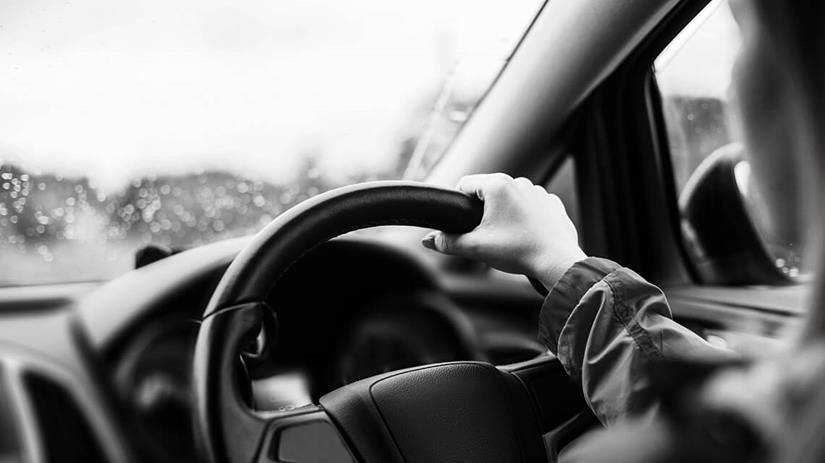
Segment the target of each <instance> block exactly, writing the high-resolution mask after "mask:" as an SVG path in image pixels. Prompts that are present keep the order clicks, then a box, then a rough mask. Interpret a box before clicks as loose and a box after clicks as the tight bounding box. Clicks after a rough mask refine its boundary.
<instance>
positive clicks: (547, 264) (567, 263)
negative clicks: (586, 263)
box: [530, 249, 587, 291]
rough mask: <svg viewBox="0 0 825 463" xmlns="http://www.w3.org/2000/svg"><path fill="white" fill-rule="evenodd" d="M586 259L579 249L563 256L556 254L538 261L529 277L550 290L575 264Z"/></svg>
mask: <svg viewBox="0 0 825 463" xmlns="http://www.w3.org/2000/svg"><path fill="white" fill-rule="evenodd" d="M586 258H587V254H585V253H584V251H582V250H581V249H576V250H575V251H574V252H570V253H567V254H565V255H563V256H560V255H558V254H556V255H555V256H553V257H551V258H545V259H540V261H539V262H537V265H536V266H535V267H534V271H533V274H532V275H530V276H532V277H533V278H535V279H536V280H538V281H539V282H541V284H542V285H543V286H544V287H545V288H547V290H548V291H549V290H552V289H553V287H554V286H556V283H557V282H558V281H559V280H560V279H561V278H562V277H563V276H564V274H565V273H567V271H568V270H570V268H571V267H573V265H575V264H576V262H579V261H581V260H584V259H586Z"/></svg>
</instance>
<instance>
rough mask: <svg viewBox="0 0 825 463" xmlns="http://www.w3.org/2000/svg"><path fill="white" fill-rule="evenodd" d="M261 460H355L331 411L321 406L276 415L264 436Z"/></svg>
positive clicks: (278, 462) (351, 462)
mask: <svg viewBox="0 0 825 463" xmlns="http://www.w3.org/2000/svg"><path fill="white" fill-rule="evenodd" d="M260 443H261V444H260V446H259V451H258V455H257V458H256V460H255V461H257V462H259V463H264V462H266V463H273V462H274V463H301V462H313V461H317V462H336V463H339V462H340V463H354V462H355V459H354V458H353V456H352V453H351V452H350V450H349V448H348V447H347V444H346V443H345V442H344V439H343V438H342V436H341V435H340V434H339V433H338V430H337V428H336V427H335V424H334V423H333V422H332V420H331V419H330V417H329V415H327V413H326V412H325V411H324V410H323V409H321V408H320V407H317V406H309V407H304V408H302V409H301V410H298V411H295V412H291V413H289V414H288V415H284V414H280V413H279V414H275V415H272V416H271V417H270V418H269V420H268V424H267V426H266V429H265V431H264V435H263V436H262V438H261V439H260Z"/></svg>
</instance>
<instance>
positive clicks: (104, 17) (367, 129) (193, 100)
mask: <svg viewBox="0 0 825 463" xmlns="http://www.w3.org/2000/svg"><path fill="white" fill-rule="evenodd" d="M542 3H543V1H542V0H516V1H514V0H509V1H504V0H483V1H470V0H455V1H447V2H442V1H435V0H425V1H422V2H415V3H414V4H404V5H403V7H401V8H399V4H397V3H396V2H387V1H384V0H356V1H351V2H334V1H329V0H309V1H275V2H273V1H268V0H252V1H245V2H235V1H231V0H179V1H176V2H168V1H164V0H146V1H140V2H135V1H111V0H82V1H76V2H53V1H49V0H27V1H23V2H0V256H2V260H3V262H4V263H5V265H3V266H2V267H0V286H2V285H19V284H31V283H47V282H64V281H74V280H97V279H108V278H112V277H114V276H116V275H118V274H120V273H123V272H125V271H127V270H129V269H130V268H132V266H133V261H134V257H133V256H134V253H135V251H136V250H137V249H139V248H141V247H142V246H145V245H147V244H150V243H151V244H156V245H160V246H164V247H168V248H172V249H184V248H189V247H193V246H198V245H202V244H205V243H210V242H213V241H216V240H220V239H224V238H230V237H235V236H240V235H247V234H251V233H254V232H256V231H257V230H259V229H260V228H261V227H262V226H263V225H265V224H266V223H268V222H269V221H271V220H272V219H273V218H274V217H275V216H277V215H278V214H279V213H281V212H282V211H283V210H284V209H286V208H288V207H290V206H291V205H293V204H295V203H297V202H299V201H301V200H303V199H305V198H308V197H310V196H313V195H316V194H318V193H319V192H321V191H324V190H328V189H331V188H334V187H337V186H340V185H344V184H349V183H353V182H358V181H366V180H375V179H393V178H401V177H404V176H406V177H410V178H419V177H421V176H422V175H423V174H424V173H426V172H427V171H428V169H429V168H430V167H431V166H432V165H433V164H434V163H435V162H436V161H437V160H438V158H439V157H440V156H441V153H443V151H444V149H446V147H447V146H448V145H449V144H450V142H451V141H452V139H453V138H454V137H455V136H456V134H457V133H458V131H459V130H460V128H461V127H462V125H463V124H464V122H465V121H466V120H467V119H468V118H469V117H470V115H471V113H472V111H473V109H474V108H475V106H476V105H477V104H478V102H479V101H480V100H481V98H482V97H483V95H484V94H485V93H486V91H487V89H488V88H489V87H490V85H492V83H493V82H494V81H495V79H496V77H497V75H498V74H499V72H500V71H501V69H502V68H503V67H504V65H505V64H506V62H507V60H508V59H509V57H510V55H511V54H512V53H513V51H514V49H515V48H516V46H517V44H518V42H519V40H520V38H521V37H522V36H523V34H524V33H525V31H526V30H527V28H528V27H529V25H530V24H531V22H532V20H533V18H534V17H535V16H536V14H537V13H538V11H539V9H540V8H541V6H542Z"/></svg>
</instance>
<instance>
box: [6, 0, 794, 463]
mask: <svg viewBox="0 0 825 463" xmlns="http://www.w3.org/2000/svg"><path fill="white" fill-rule="evenodd" d="M726 8H727V6H726V2H724V1H710V2H709V1H704V0H695V1H694V0H666V1H660V2H648V1H637V0H623V1H609V2H607V1H600V0H548V1H547V2H545V3H544V4H543V5H542V6H541V8H540V10H539V11H538V13H537V15H536V17H535V18H534V19H533V21H532V22H531V24H530V25H529V27H528V29H527V31H526V33H525V34H524V36H523V37H522V38H521V40H520V42H519V43H518V46H517V47H516V49H515V51H514V52H513V53H512V56H510V58H509V60H508V61H507V64H506V66H505V67H504V68H503V70H502V71H501V73H500V74H499V75H498V76H497V78H496V80H495V83H494V84H493V85H492V87H491V88H490V89H489V90H488V91H487V92H486V94H485V95H484V98H483V100H482V101H481V103H480V104H479V105H478V107H477V108H476V109H475V110H474V111H473V113H472V116H471V117H470V118H469V119H468V120H467V122H466V124H464V126H463V128H462V129H461V131H460V133H459V134H458V136H457V138H456V139H455V140H454V141H453V142H452V143H451V145H450V147H449V149H448V150H447V151H446V153H445V154H444V155H443V157H442V158H441V159H440V160H439V161H438V163H437V164H435V165H434V167H432V168H431V169H427V172H426V175H425V176H423V177H421V178H416V179H414V180H415V181H413V179H405V180H399V181H388V182H373V183H369V182H368V183H364V184H356V185H352V186H346V187H343V188H342V189H339V190H333V191H331V192H326V193H323V194H319V195H317V196H314V197H312V198H310V199H308V200H306V201H304V202H302V203H300V204H298V205H297V206H295V207H294V208H293V209H290V210H289V211H288V212H285V213H283V214H281V215H280V216H278V217H276V218H274V220H273V221H272V223H270V224H268V225H266V226H262V227H260V228H261V231H260V232H259V233H258V234H256V235H254V236H247V237H240V238H234V239H229V240H223V241H219V242H215V243H210V244H205V245H202V246H197V247H192V248H191V249H186V250H180V251H175V252H168V250H165V249H153V248H151V247H150V248H147V249H144V250H143V251H142V254H141V255H139V256H138V258H137V259H136V262H137V265H136V266H135V267H136V268H134V270H131V271H129V272H127V273H125V274H124V275H122V276H120V277H118V278H115V279H113V280H111V281H106V282H80V283H57V284H41V285H32V286H8V287H2V288H0V430H2V432H0V461H9V462H11V461H26V462H29V461H31V462H40V461H86V462H93V461H117V462H130V461H157V462H171V461H176V462H177V461H230V462H241V461H245V462H246V461H248V462H252V461H256V462H265V461H271V462H315V461H317V462H321V461H341V462H344V461H362V462H391V461H398V462H402V461H403V462H408V463H412V462H432V461H496V462H504V461H548V459H552V458H554V457H555V456H556V455H557V454H558V453H559V452H560V451H562V450H563V449H564V447H565V446H566V445H567V444H569V443H570V442H572V441H573V440H575V439H576V438H577V437H579V436H580V435H582V434H583V433H585V432H587V431H588V430H591V429H597V428H599V427H600V426H601V425H600V424H599V423H598V421H597V420H596V419H595V417H594V416H593V415H592V414H591V413H590V412H589V411H588V408H587V404H586V403H585V402H584V399H583V397H582V393H581V391H580V390H579V389H578V388H577V387H576V386H575V385H574V384H573V383H572V382H571V381H570V380H569V379H568V378H567V375H566V373H565V372H564V369H563V367H562V366H561V364H560V363H559V362H558V361H557V360H556V359H555V357H554V356H553V354H552V353H551V352H549V351H548V349H547V348H546V347H545V346H543V345H542V344H541V343H539V342H538V341H537V338H536V334H537V320H538V314H539V311H540V309H541V306H542V303H543V300H544V297H543V295H542V294H540V293H539V292H538V291H537V290H536V288H534V287H533V285H532V284H531V282H530V281H528V280H527V279H526V278H524V277H523V276H519V275H510V274H505V273H502V272H499V271H495V270H491V269H490V268H488V267H486V266H485V265H483V264H481V263H479V262H475V261H470V260H466V259H460V258H456V257H449V256H444V255H440V254H436V253H434V252H432V251H429V250H427V249H425V248H424V247H422V246H421V242H420V240H421V237H422V236H423V235H424V233H425V229H430V228H439V229H443V230H452V231H457V232H458V231H468V230H470V229H472V228H473V227H474V226H475V225H477V223H478V220H479V219H480V214H481V212H480V211H481V207H482V206H481V204H480V203H479V202H478V201H477V200H474V199H472V198H469V197H467V196H466V195H463V194H461V193H457V192H455V191H453V190H452V188H453V187H454V185H455V184H456V182H457V181H458V179H459V178H461V177H462V176H463V175H467V174H471V173H492V172H505V173H507V174H509V175H511V176H513V177H527V178H529V179H531V180H532V181H533V182H535V183H536V184H540V185H543V186H545V187H546V188H547V190H548V191H550V192H553V193H556V194H558V195H559V196H560V197H561V198H562V200H563V202H564V203H565V205H566V207H567V210H568V212H569V213H570V215H571V217H572V218H573V221H574V222H575V223H576V225H577V228H578V230H579V237H580V240H581V243H582V245H583V248H584V250H585V251H586V252H587V254H588V255H593V256H599V257H605V258H608V259H611V260H614V261H616V262H619V263H621V264H622V265H624V266H626V267H629V268H631V269H633V270H634V271H636V272H637V273H639V274H640V275H642V276H644V277H645V278H646V279H648V280H649V281H651V282H653V283H655V284H656V285H658V286H659V287H661V288H662V289H663V291H664V293H665V294H666V296H667V299H668V301H669V303H670V305H671V308H672V311H673V316H674V318H675V319H676V320H678V321H679V322H680V323H683V324H684V325H685V326H687V327H689V328H690V329H691V330H693V331H695V332H696V333H698V334H699V335H700V336H702V337H703V338H705V339H706V340H708V341H709V342H711V343H714V344H718V345H722V346H726V347H728V348H730V349H732V350H734V351H737V352H740V353H742V354H743V355H755V354H758V353H760V352H765V351H766V350H770V349H774V348H776V347H778V346H781V345H782V344H783V343H784V342H785V341H783V339H785V338H786V334H787V333H789V332H791V331H793V330H794V329H795V328H796V327H797V326H798V325H799V320H800V317H801V315H802V312H801V307H803V301H804V299H805V295H806V288H807V285H806V283H805V281H806V279H805V268H804V262H802V263H799V262H798V259H799V258H798V257H796V256H798V250H796V249H795V250H792V252H791V251H788V250H787V249H784V248H781V247H777V246H774V245H772V244H771V243H767V242H766V240H765V239H764V238H763V237H762V236H761V235H760V231H759V229H758V226H756V225H754V223H753V221H752V220H751V217H752V215H753V214H754V213H753V211H751V210H749V206H748V204H747V203H746V201H745V200H744V199H743V195H742V194H741V179H740V177H741V170H742V169H741V167H740V166H741V165H742V163H743V162H744V161H742V158H741V153H737V152H736V150H735V149H733V148H730V147H728V148H726V149H724V152H722V153H721V154H720V153H719V152H718V151H717V150H718V149H719V148H723V147H724V146H727V145H729V144H730V143H731V141H733V140H732V138H731V137H729V136H728V135H727V132H725V130H727V129H725V127H724V126H723V123H722V122H720V121H719V119H718V118H717V119H714V117H716V116H714V114H715V113H713V111H716V110H718V107H717V106H714V105H715V104H717V103H718V102H717V100H713V99H711V98H706V99H704V100H702V99H700V98H699V97H696V98H694V99H692V100H690V101H687V102H685V100H684V98H683V99H681V100H679V99H674V98H671V96H672V94H671V93H669V92H670V88H669V87H668V84H667V82H668V78H669V77H670V76H669V75H668V72H671V71H670V69H674V70H675V72H679V69H680V68H678V66H677V67H675V68H669V67H667V63H666V62H665V61H666V59H665V58H667V59H670V60H671V61H670V62H676V61H675V60H676V59H677V58H678V56H679V54H680V53H690V52H691V48H690V46H685V45H684V44H685V43H688V44H690V43H691V42H690V41H691V40H702V39H701V36H702V30H703V29H702V28H703V27H704V26H705V25H708V24H711V25H712V24H715V23H714V21H721V19H718V17H719V16H720V15H723V14H726V13H724V12H725V11H726V10H725V9H726ZM697 37H699V38H698V39H697ZM674 44H675V45H674ZM677 45H678V46H677ZM701 56H703V55H701V54H700V57H701ZM674 57H675V58H674ZM716 64H717V63H716V61H712V60H711V61H709V62H708V64H707V65H708V66H715V65H716ZM674 102H675V103H674ZM714 108H715V109H714ZM702 124H704V125H702ZM714 124H716V125H714ZM708 127H710V129H709V130H710V131H711V132H713V133H712V134H711V135H710V137H711V138H710V139H711V140H712V141H711V142H708V141H706V140H708V138H704V139H703V140H705V141H703V142H701V143H698V142H697V143H693V142H692V141H691V140H692V139H690V138H689V137H690V134H691V133H694V134H695V133H698V132H700V131H702V130H705V129H707V128H708ZM720 127H721V128H720ZM722 132H724V133H722ZM685 133H687V134H688V135H687V136H686V135H684V134H685ZM720 133H721V135H720ZM686 137H687V138H686ZM713 137H716V138H713ZM691 143H693V144H691ZM702 143H704V144H702ZM691 150H693V151H691ZM696 152H701V157H700V158H698V159H696V157H695V156H694V157H693V158H690V156H691V154H690V153H696ZM684 153H688V154H684ZM700 163H701V167H699V168H696V166H697V165H699V164H700ZM375 226H379V227H378V228H374V227H375ZM795 259H796V260H795ZM5 264H6V265H7V266H14V265H15V263H14V262H13V261H6V262H5ZM551 297H552V295H551Z"/></svg>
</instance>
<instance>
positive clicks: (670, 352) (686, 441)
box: [423, 0, 825, 461]
mask: <svg viewBox="0 0 825 463" xmlns="http://www.w3.org/2000/svg"><path fill="white" fill-rule="evenodd" d="M731 8H732V10H733V12H734V16H735V18H736V20H737V23H738V24H739V26H740V28H741V31H742V35H743V45H742V49H741V51H740V54H739V57H738V59H737V64H736V67H735V69H734V75H733V78H732V82H733V84H732V91H733V99H734V103H735V106H736V107H737V109H738V111H739V113H740V115H741V121H742V127H741V130H742V133H743V135H744V146H745V151H746V157H747V159H748V161H749V162H750V165H751V172H752V182H753V183H755V184H756V187H757V188H758V189H759V190H760V191H761V194H760V195H759V200H761V201H763V202H764V206H765V207H766V208H767V210H768V211H769V216H770V217H769V219H770V220H769V224H768V225H769V227H770V232H771V234H772V235H773V236H778V237H784V238H786V239H787V240H788V241H789V242H791V241H794V240H796V239H798V237H797V236H790V235H792V234H795V233H797V232H798V230H806V231H807V232H808V234H809V235H810V236H808V237H807V239H808V242H809V243H812V245H811V247H810V248H809V249H810V253H811V256H810V257H812V258H816V259H818V262H819V263H820V264H822V263H823V262H825V259H822V254H823V252H825V247H823V243H822V241H823V240H822V237H821V231H822V230H823V223H822V222H823V217H825V215H823V214H822V213H821V212H820V211H821V210H823V208H825V182H823V181H822V179H823V178H825V90H823V85H822V84H825V75H823V65H825V60H823V58H825V32H823V29H822V28H821V27H820V26H821V24H820V22H821V20H822V19H823V18H825V15H823V13H825V11H823V9H825V6H823V3H822V2H818V1H813V0H796V1H793V2H785V1H781V0H736V1H733V2H731ZM458 188H459V189H460V190H461V191H463V192H466V193H468V194H472V195H476V196H478V197H479V198H480V199H481V200H482V201H483V202H484V217H483V219H482V221H481V224H480V225H479V226H478V227H477V228H476V229H474V230H473V231H471V232H469V233H466V234H462V235H451V234H445V233H442V232H433V233H431V234H429V235H427V236H426V237H425V238H424V240H423V245H424V246H426V247H428V248H430V249H433V250H436V251H439V252H442V253H446V254H451V255H456V256H463V257H467V258H474V259H479V260H482V261H484V262H486V263H487V264H489V265H490V266H491V267H494V268H497V269H499V270H502V271H505V272H510V273H520V274H524V275H527V276H528V277H531V278H533V279H535V280H538V281H539V282H541V284H542V285H543V286H544V287H545V288H547V289H548V290H549V295H548V296H547V298H546V301H545V302H544V305H543V306H542V309H541V312H540V320H539V338H540V340H541V341H542V342H543V343H544V345H545V346H547V348H548V349H549V350H550V351H551V352H552V353H554V354H555V355H556V356H557V357H558V359H559V360H560V362H561V363H562V365H563V366H564V368H565V370H566V372H567V373H568V374H569V376H570V378H571V379H572V380H573V381H575V382H576V383H577V384H579V385H580V386H581V390H582V392H583V394H584V397H585V399H586V402H587V404H588V405H589V406H590V408H591V410H592V412H593V413H594V414H595V416H596V417H597V418H598V419H599V421H600V422H601V423H602V424H603V425H605V426H606V427H607V430H605V431H598V432H596V433H593V434H591V435H588V436H587V437H585V438H583V439H580V440H579V441H578V442H576V443H575V444H574V445H572V446H571V448H570V449H568V450H567V451H566V452H565V453H563V455H562V456H561V459H562V460H564V461H773V460H777V461H808V460H810V461H820V460H821V459H823V458H825V452H823V449H825V447H823V445H822V443H821V441H822V439H821V437H822V436H825V434H823V433H825V407H816V406H814V404H815V403H825V401H823V397H819V396H821V395H822V394H821V393H820V392H819V390H820V389H822V388H821V385H822V384H825V383H824V382H823V381H824V380H825V342H823V341H825V336H823V335H825V273H823V272H822V271H821V270H820V271H818V272H817V273H816V277H815V282H816V284H815V285H814V288H815V289H814V294H813V295H812V297H811V298H810V310H809V311H808V312H807V319H806V323H804V330H803V332H802V333H800V334H799V336H798V339H797V340H795V342H793V343H791V345H790V347H789V348H788V349H786V351H785V352H783V353H782V354H781V355H779V356H776V357H773V358H763V359H759V360H756V361H747V360H743V359H741V358H740V357H739V356H738V355H737V354H736V353H734V352H731V351H728V350H725V349H723V348H720V347H716V346H713V345H711V344H709V343H708V342H706V341H705V340H704V339H703V338H701V337H700V336H698V335H696V334H695V333H693V332H692V331H690V330H689V329H687V328H686V327H684V326H682V325H680V324H678V323H677V322H675V321H674V320H673V319H672V316H671V312H670V309H669V307H668V303H667V300H666V299H665V296H664V294H663V293H662V291H661V290H660V289H659V288H657V287H656V286H654V285H653V284H651V283H649V282H647V281H645V279H644V278H642V277H641V276H639V275H638V274H636V273H634V272H633V271H632V270H630V269H627V268H624V267H622V266H621V265H620V264H618V263H615V262H612V261H610V260H607V259H602V258H598V257H592V256H587V255H586V254H585V253H584V251H583V250H582V249H581V248H580V247H579V244H578V235H577V231H576V229H575V227H574V225H573V223H572V222H571V221H570V219H569V218H568V216H567V214H566V212H565V209H564V206H563V204H562V203H561V201H560V200H559V198H558V197H556V196H555V195H553V194H550V193H548V192H547V191H546V190H545V189H544V188H542V187H541V186H537V185H534V184H533V183H532V182H531V181H530V180H528V179H526V178H516V179H513V178H511V177H509V176H507V175H505V174H501V173H498V174H488V175H470V176H467V177H464V178H462V179H461V181H460V182H459V184H458Z"/></svg>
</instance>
